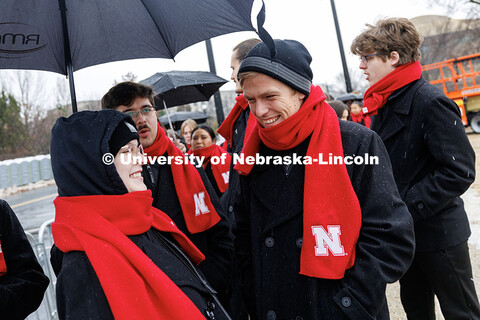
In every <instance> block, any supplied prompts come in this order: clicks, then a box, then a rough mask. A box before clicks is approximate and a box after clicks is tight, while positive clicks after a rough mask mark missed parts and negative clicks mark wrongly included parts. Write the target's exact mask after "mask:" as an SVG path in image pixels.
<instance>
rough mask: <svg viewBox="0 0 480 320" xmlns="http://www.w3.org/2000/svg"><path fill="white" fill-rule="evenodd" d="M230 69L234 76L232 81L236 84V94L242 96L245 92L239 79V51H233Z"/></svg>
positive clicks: (231, 77)
mask: <svg viewBox="0 0 480 320" xmlns="http://www.w3.org/2000/svg"><path fill="white" fill-rule="evenodd" d="M230 68H232V75H231V76H230V79H232V80H233V81H234V82H235V93H237V94H240V93H242V92H243V90H242V86H241V85H240V83H239V82H238V79H237V75H238V68H240V60H238V59H237V50H235V51H233V53H232V58H231V61H230Z"/></svg>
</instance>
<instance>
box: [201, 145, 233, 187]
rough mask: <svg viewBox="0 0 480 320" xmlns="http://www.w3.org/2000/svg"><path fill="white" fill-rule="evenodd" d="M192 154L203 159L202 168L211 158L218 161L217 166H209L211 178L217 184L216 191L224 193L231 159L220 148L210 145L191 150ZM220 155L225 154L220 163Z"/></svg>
mask: <svg viewBox="0 0 480 320" xmlns="http://www.w3.org/2000/svg"><path fill="white" fill-rule="evenodd" d="M192 154H193V155H195V156H198V157H205V160H204V166H205V165H206V164H207V163H208V162H209V161H210V159H211V158H212V157H216V158H217V159H219V160H220V163H218V164H213V163H212V164H211V167H212V173H213V177H214V178H215V182H216V183H217V186H218V189H220V191H221V192H222V193H224V192H225V191H226V190H227V188H228V173H229V172H230V162H231V161H232V157H231V156H230V154H229V153H228V152H226V151H225V150H224V149H223V148H222V147H220V146H218V145H216V144H215V143H214V144H212V145H211V146H210V147H206V148H202V149H197V150H192ZM222 154H225V155H224V156H223V157H224V160H223V161H222V160H221V159H222V158H221V157H222Z"/></svg>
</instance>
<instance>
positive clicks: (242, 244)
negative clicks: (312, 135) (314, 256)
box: [235, 121, 414, 320]
mask: <svg viewBox="0 0 480 320" xmlns="http://www.w3.org/2000/svg"><path fill="white" fill-rule="evenodd" d="M340 130H341V135H342V143H343V151H344V154H345V155H346V156H347V155H350V156H352V155H361V156H364V155H365V154H369V155H370V156H378V159H379V164H378V165H347V171H348V175H349V177H350V180H351V182H352V186H353V188H354V190H355V193H356V195H357V197H358V200H359V203H360V206H361V210H362V227H361V231H360V236H359V238H358V242H357V245H356V257H355V264H354V266H353V267H352V268H351V269H349V270H347V271H346V273H345V277H344V278H343V279H341V280H326V279H319V278H313V277H308V276H304V275H300V274H299V270H300V251H301V247H302V237H303V195H304V191H303V190H304V175H305V167H304V166H303V165H291V166H289V167H284V166H281V165H263V166H260V165H257V166H255V167H254V168H253V170H252V172H251V173H250V174H249V175H248V176H241V177H240V182H241V183H240V188H241V193H240V197H239V198H238V199H237V201H236V207H235V212H236V213H237V219H238V221H237V230H236V236H237V238H236V241H235V245H236V249H237V255H238V261H242V262H243V264H242V265H241V266H240V267H241V270H242V279H241V280H242V287H243V290H244V297H245V299H246V302H247V307H248V308H249V312H250V314H251V315H252V316H253V317H252V319H275V318H276V319H309V320H316V319H329V320H332V319H350V320H361V319H389V315H388V309H387V302H386V297H385V288H386V284H387V283H391V282H394V281H397V280H398V279H399V278H400V277H401V276H402V275H403V274H404V272H405V271H406V270H407V269H408V267H409V265H410V263H411V261H412V259H413V253H414V235H413V223H412V218H411V216H410V214H409V213H408V210H407V207H406V206H405V204H404V203H403V202H402V201H401V199H400V196H399V194H398V191H397V188H396V185H395V182H394V180H393V175H392V171H391V166H390V161H389V159H388V154H387V153H386V150H385V147H384V146H383V143H382V141H381V140H380V138H379V137H378V136H377V135H376V134H375V133H374V132H373V131H371V130H369V129H367V128H365V127H363V126H361V125H358V124H354V123H351V122H346V121H340ZM309 141H310V139H306V140H305V141H304V142H302V143H301V144H300V145H299V146H297V147H295V148H293V149H290V150H287V151H275V150H272V149H269V148H267V147H266V146H265V145H263V144H262V145H261V149H260V153H261V155H290V154H292V153H297V154H298V155H305V154H306V150H307V147H308V143H309ZM306 187H308V186H306ZM318 196H319V197H321V195H318Z"/></svg>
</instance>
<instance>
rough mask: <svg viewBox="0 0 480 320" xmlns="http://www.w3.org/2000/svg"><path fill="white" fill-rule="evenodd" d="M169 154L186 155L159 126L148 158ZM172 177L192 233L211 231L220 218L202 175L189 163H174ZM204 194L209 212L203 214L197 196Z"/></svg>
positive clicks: (148, 150) (147, 150)
mask: <svg viewBox="0 0 480 320" xmlns="http://www.w3.org/2000/svg"><path fill="white" fill-rule="evenodd" d="M165 152H167V154H168V155H169V156H174V157H182V158H184V157H185V155H184V154H183V153H182V152H181V151H180V150H179V149H178V148H177V147H176V146H175V145H174V144H173V142H172V141H171V140H170V139H169V138H168V137H167V135H166V134H165V131H163V129H162V128H161V127H160V125H158V128H157V137H156V138H155V141H154V142H153V144H152V145H151V146H150V147H148V148H146V149H145V153H146V154H147V156H150V157H152V156H157V157H160V156H163V155H164V154H165ZM171 168H172V175H173V181H174V182H175V190H176V191H177V196H178V199H179V201H180V206H181V207H182V211H183V216H184V217H185V222H186V224H187V228H188V231H190V233H198V232H202V231H205V230H208V229H210V228H211V227H213V226H214V225H215V224H217V222H218V221H220V217H219V216H218V214H217V211H216V210H215V207H214V206H213V204H212V201H211V199H210V195H209V194H208V192H207V190H206V189H205V186H204V184H203V181H202V178H201V177H200V173H198V171H197V169H195V167H194V166H193V165H192V164H190V163H188V164H182V165H177V164H175V163H172V165H171ZM202 192H203V194H204V198H203V199H204V201H205V205H206V207H207V209H208V210H206V211H208V212H201V211H200V209H199V208H196V203H195V198H194V197H195V195H196V196H197V197H199V198H201V196H200V194H201V193H202Z"/></svg>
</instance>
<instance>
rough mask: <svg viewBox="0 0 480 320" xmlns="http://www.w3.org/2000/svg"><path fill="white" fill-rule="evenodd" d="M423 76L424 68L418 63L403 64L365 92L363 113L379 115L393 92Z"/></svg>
mask: <svg viewBox="0 0 480 320" xmlns="http://www.w3.org/2000/svg"><path fill="white" fill-rule="evenodd" d="M421 76H422V66H421V65H420V62H418V61H417V62H410V63H406V64H402V65H401V66H399V67H397V68H395V70H393V71H392V72H390V73H389V74H387V75H386V76H385V77H383V78H382V79H380V80H379V81H378V82H376V83H374V84H373V85H372V86H371V87H370V88H368V89H367V91H365V95H364V96H363V100H364V102H363V109H362V111H363V113H364V114H365V115H368V116H373V115H375V114H377V112H378V110H379V109H381V108H382V107H383V106H384V105H385V103H386V102H387V99H388V97H389V96H390V95H391V94H392V93H393V92H395V91H396V90H398V89H400V88H402V87H404V86H406V85H407V84H409V83H411V82H413V81H415V80H418V79H420V77H421Z"/></svg>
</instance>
